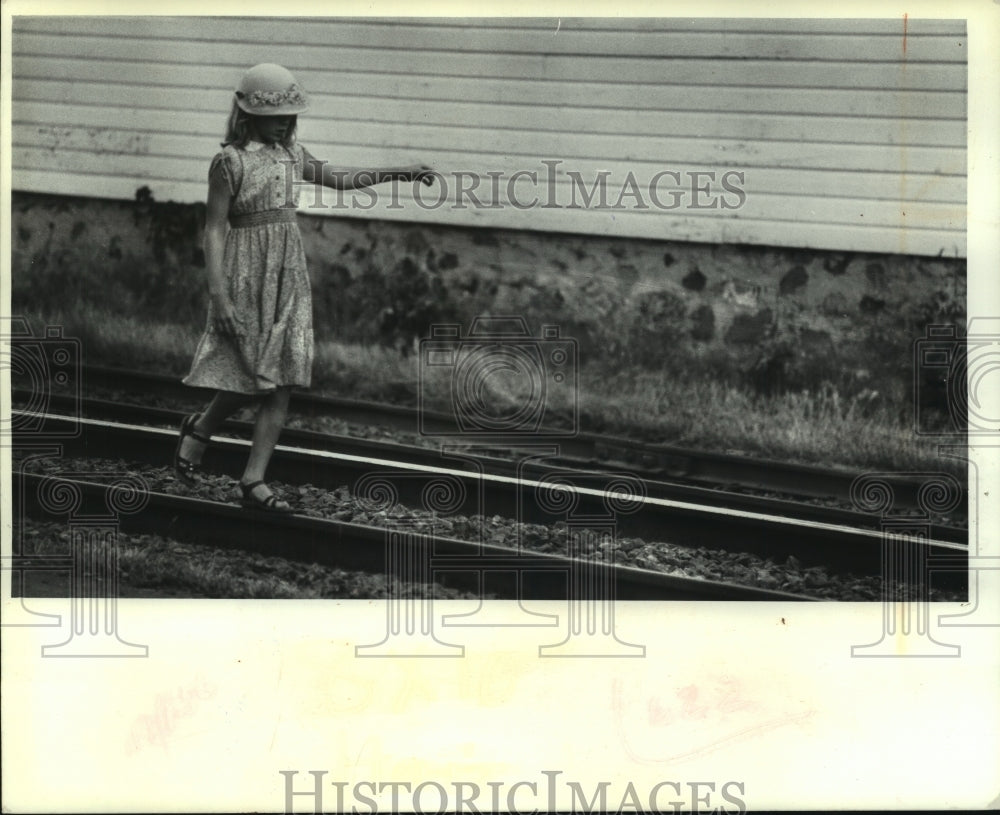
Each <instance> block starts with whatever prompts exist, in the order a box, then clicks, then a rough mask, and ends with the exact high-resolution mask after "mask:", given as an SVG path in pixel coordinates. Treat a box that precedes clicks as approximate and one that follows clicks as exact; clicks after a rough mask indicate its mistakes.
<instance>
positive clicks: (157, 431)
mask: <svg viewBox="0 0 1000 815" xmlns="http://www.w3.org/2000/svg"><path fill="white" fill-rule="evenodd" d="M18 414H19V412H18V411H14V412H13V418H14V419H15V420H16V419H17V418H18ZM31 418H34V419H41V420H42V421H43V423H44V427H45V428H46V430H47V431H48V432H49V433H53V434H56V437H58V438H59V440H60V443H61V444H62V446H63V448H64V454H66V455H83V456H90V457H98V456H101V457H108V458H126V459H128V460H130V461H134V462H142V463H145V464H150V465H154V466H164V465H168V464H169V462H170V461H171V459H172V456H173V451H174V446H175V444H176V438H177V433H176V431H175V430H165V429H161V428H151V427H141V426H135V425H121V424H115V423H112V422H107V421H103V420H94V419H79V418H75V417H62V416H55V415H51V414H45V415H38V414H33V415H31ZM15 427H16V421H15ZM60 434H61V435H60ZM16 438H17V436H16V431H15V439H16ZM30 438H31V440H32V441H42V440H43V439H42V437H40V436H37V435H33V436H31V437H30ZM248 447H249V442H248V441H246V440H244V439H230V438H218V439H216V440H215V441H213V444H212V445H211V447H210V448H209V450H207V451H206V455H205V459H204V464H205V467H206V470H208V471H213V472H223V473H229V474H231V475H234V476H235V475H237V474H238V473H239V472H241V471H242V468H243V466H244V464H245V461H246V455H247V452H248ZM269 472H270V474H271V477H272V478H274V479H276V480H278V481H283V482H286V483H290V484H300V485H301V484H312V485H314V486H316V487H319V488H323V489H335V488H337V487H341V486H347V487H349V488H350V489H351V491H352V493H354V494H364V493H365V489H366V488H367V487H370V486H371V484H372V479H373V477H374V479H375V481H376V482H378V483H379V484H381V485H382V486H383V487H384V488H386V489H388V490H389V491H390V492H392V493H394V495H395V498H394V500H396V501H398V502H399V503H400V504H403V505H409V506H411V507H421V506H425V505H426V498H427V495H428V492H427V491H428V489H433V488H434V486H435V485H437V487H438V488H442V485H444V486H445V487H448V488H449V489H452V490H454V491H455V493H456V495H457V496H458V497H457V499H456V500H455V501H454V502H453V503H452V505H449V507H448V509H447V511H448V512H450V513H462V514H464V515H480V516H487V517H488V516H492V515H495V514H497V515H501V516H503V517H507V518H515V519H517V520H519V521H522V522H526V523H542V524H553V523H557V522H560V521H561V522H563V523H567V524H569V525H575V526H578V527H583V526H591V527H598V528H604V529H610V530H611V531H612V532H613V534H615V535H616V536H618V537H626V536H634V537H639V538H642V539H644V540H647V541H658V540H660V541H662V540H669V541H670V542H671V543H675V544H683V545H692V546H695V545H698V546H706V547H711V548H716V549H721V550H730V551H732V550H735V551H740V552H752V553H754V554H758V555H760V556H764V557H771V558H775V559H779V560H783V559H785V558H787V557H789V556H794V557H795V558H797V559H798V560H799V562H800V563H801V564H802V565H803V566H810V565H822V566H824V567H827V568H829V569H831V570H834V571H838V570H839V571H849V572H853V573H867V574H880V573H881V570H882V568H883V562H884V558H885V557H886V555H887V552H889V550H890V549H891V551H892V554H893V556H895V557H907V558H910V559H911V560H912V561H913V562H920V560H921V559H924V558H931V559H934V560H935V561H936V560H939V559H941V558H945V557H947V558H950V559H951V560H952V561H954V560H955V559H956V558H963V557H967V556H968V546H967V545H965V544H960V543H955V542H950V541H942V540H936V539H933V538H930V537H927V536H926V535H921V534H919V533H916V532H915V533H914V534H906V535H900V534H898V529H899V523H895V524H894V530H895V531H894V532H892V533H891V534H885V533H883V531H882V530H871V529H856V528H852V527H848V526H842V525H838V524H833V523H824V522H817V521H812V520H803V519H798V518H787V517H778V516H771V515H768V514H766V513H763V512H753V511H748V510H744V509H732V508H728V507H720V506H715V505H711V504H699V503H695V502H690V501H679V500H674V499H668V498H662V497H658V496H655V495H641V494H633V495H632V497H631V498H629V496H627V495H625V494H624V493H622V492H621V486H620V485H621V482H620V481H619V480H616V476H613V475H606V474H605V475H602V474H586V475H587V476H588V477H589V480H588V479H585V480H584V481H583V482H580V481H578V482H577V483H573V479H572V477H571V476H572V474H571V473H569V471H566V472H561V473H559V475H558V478H557V481H558V482H559V484H560V486H558V487H555V488H553V487H552V486H551V484H550V483H548V482H545V481H543V480H539V479H536V478H533V477H531V476H532V473H527V474H525V475H522V476H509V475H496V474H491V473H485V472H477V471H476V469H475V468H474V467H472V466H470V463H469V462H468V461H466V460H463V459H461V458H459V459H455V460H451V459H444V458H442V462H441V464H440V465H439V466H434V467H429V466H426V465H424V464H414V463H409V462H405V461H397V460H391V459H383V458H378V457H374V456H357V455H351V454H345V453H340V452H333V451H317V450H307V449H298V448H293V447H289V446H286V445H279V446H278V447H277V449H276V451H275V455H274V457H273V458H272V460H271V465H270V470H269ZM577 475H579V474H577ZM386 485H388V486H386ZM546 489H547V490H549V492H548V493H547V495H548V498H549V503H548V505H545V502H543V501H542V500H540V498H539V495H540V493H541V492H542V491H544V490H546ZM553 489H555V494H554V493H553ZM560 494H564V495H563V497H569V498H572V503H573V505H574V507H573V511H572V513H571V514H567V512H566V511H565V506H555V508H553V502H554V503H555V504H557V505H558V504H560V501H559V500H557V499H559V497H560ZM623 498H629V500H627V501H625V502H624V503H625V506H624V508H622V499H623ZM609 505H610V506H612V507H618V508H619V509H620V510H621V511H615V510H614V509H612V510H611V511H610V512H609ZM911 526H912V525H911ZM946 579H947V578H946ZM965 579H966V578H965V575H964V574H962V573H961V572H958V571H956V572H952V573H951V574H950V580H951V581H952V582H959V583H963V582H964V581H965Z"/></svg>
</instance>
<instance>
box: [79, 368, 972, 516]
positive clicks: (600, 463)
mask: <svg viewBox="0 0 1000 815" xmlns="http://www.w3.org/2000/svg"><path fill="white" fill-rule="evenodd" d="M82 385H83V387H84V388H86V387H87V386H88V385H90V386H102V387H107V388H115V389H124V390H128V391H132V392H135V393H140V392H144V393H155V394H159V395H161V396H165V397H169V398H176V399H190V398H191V397H192V396H193V395H196V394H199V393H200V391H201V389H195V388H189V387H187V386H185V385H183V384H182V383H181V382H180V380H179V379H177V378H176V377H170V376H164V375H162V374H152V373H146V372H142V371H130V370H124V369H118V368H108V367H104V366H85V367H84V368H83V371H82ZM208 394H209V392H208V391H204V392H203V395H205V396H207V395H208ZM291 408H292V410H293V411H294V412H295V413H298V414H301V415H303V416H312V417H318V416H329V417H335V418H338V419H341V420H343V421H346V422H353V423H357V424H362V425H383V426H386V427H391V428H393V429H396V430H400V431H404V432H410V433H420V432H421V431H422V432H423V433H424V434H426V435H430V436H434V434H436V433H442V432H448V431H452V430H453V429H454V427H455V418H454V417H453V416H449V415H447V414H444V413H435V412H430V411H422V412H420V413H418V411H417V410H416V409H415V408H410V407H402V406H398V405H386V404H381V403H376V402H370V401H363V400H356V399H345V398H337V397H330V396H320V395H316V394H310V393H295V394H293V396H292V404H291ZM531 435H532V438H531V439H530V440H525V439H521V441H522V442H525V441H529V442H536V441H538V442H547V443H557V444H558V445H559V448H560V459H561V463H562V464H564V465H565V466H569V467H576V468H608V467H627V468H629V469H630V470H631V471H633V472H636V473H638V474H640V475H644V476H650V477H656V478H670V479H682V480H684V481H688V482H691V483H693V484H701V485H707V486H710V485H720V484H721V485H727V486H733V487H741V488H745V489H752V490H757V491H765V492H768V491H769V492H776V493H781V494H787V495H790V496H802V497H811V498H828V499H835V500H838V501H840V502H842V503H844V504H848V505H849V504H851V501H852V496H851V484H852V482H853V481H854V479H855V477H856V476H857V475H858V473H857V472H854V471H850V470H847V469H842V468H841V469H833V468H829V467H820V466H816V465H807V464H793V463H789V462H782V461H774V460H768V459H758V458H751V457H748V456H743V455H733V454H727V453H712V452H705V451H699V450H693V449H691V448H686V447H678V446H672V445H663V444H649V443H644V442H639V441H636V440H634V439H628V438H623V437H619V436H606V435H601V434H596V433H584V432H581V433H577V434H575V435H567V434H566V433H565V431H562V430H559V429H549V431H547V430H546V428H544V427H543V428H539V429H538V431H537V432H536V433H533V434H531ZM440 439H441V441H442V443H446V442H447V441H448V437H444V436H442V437H440ZM477 443H478V444H482V445H489V444H501V445H504V446H507V445H509V444H511V443H512V441H511V438H510V437H508V436H502V435H498V436H492V437H491V436H487V435H483V434H478V435H477ZM884 478H885V480H886V481H887V482H888V483H889V484H890V485H891V486H892V489H893V494H894V498H895V500H896V502H897V504H898V505H899V506H901V507H905V508H911V509H912V508H917V507H918V506H919V485H916V484H914V483H913V481H912V480H909V479H906V478H905V477H899V478H894V477H892V476H891V475H890V476H885V477H884ZM966 489H967V488H966ZM966 505H967V501H964V502H962V504H961V506H962V507H965V506H966Z"/></svg>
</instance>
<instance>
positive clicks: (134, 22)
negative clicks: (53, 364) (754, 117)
mask: <svg viewBox="0 0 1000 815" xmlns="http://www.w3.org/2000/svg"><path fill="white" fill-rule="evenodd" d="M110 20H114V21H115V22H116V24H118V25H120V26H121V27H122V28H123V29H128V28H131V30H132V32H133V34H135V33H137V32H140V31H142V30H148V28H149V27H150V26H151V25H154V24H155V25H161V26H162V25H172V24H179V28H180V30H181V32H182V33H181V36H184V37H186V38H194V39H197V38H200V37H203V35H204V32H206V31H210V32H211V36H210V37H209V38H210V39H211V38H218V37H219V36H220V34H219V32H220V31H221V32H222V37H223V38H231V37H233V36H234V35H233V33H232V32H233V26H234V25H244V26H245V28H244V30H243V35H244V36H245V37H246V38H247V41H250V42H253V41H259V42H269V41H270V40H271V39H274V38H276V37H280V36H283V34H282V32H286V31H287V30H288V28H287V26H288V25H289V24H297V23H302V22H305V21H307V22H308V23H309V24H310V25H315V26H324V25H337V26H346V25H352V26H364V27H367V28H371V29H377V28H389V29H393V30H396V31H405V30H408V29H410V28H436V29H437V28H443V29H502V30H517V31H531V30H535V31H548V32H556V30H557V29H558V31H559V32H560V33H561V32H562V31H563V30H568V31H576V30H578V31H602V32H607V33H614V34H618V33H624V34H629V33H637V34H639V33H648V32H654V33H656V32H664V31H679V32H691V31H702V32H708V33H715V34H737V35H744V34H795V35H799V36H817V35H824V34H851V35H854V36H860V35H877V36H897V37H898V36H901V35H902V31H903V20H902V18H901V17H893V18H854V19H851V18H839V19H838V18H825V19H824V18H818V19H817V18H795V17H789V18H781V17H756V18H755V17H716V18H713V17H687V18H685V17H643V16H640V15H628V16H616V17H457V16H456V17H451V16H449V17H443V16H438V17H429V16H425V17H337V16H324V17H312V18H303V17H301V16H297V17H246V18H233V17H226V16H222V17H211V16H206V17H199V18H198V26H197V27H196V28H194V29H192V28H191V27H190V26H189V24H188V22H187V21H185V20H184V19H183V18H171V17H162V16H130V17H121V16H119V17H102V18H97V17H78V18H74V20H73V21H72V24H71V25H68V24H67V22H66V19H65V18H60V17H44V16H20V17H17V18H15V20H14V30H15V32H17V31H36V32H41V33H60V32H65V31H67V30H69V31H70V32H73V31H84V32H86V31H91V32H96V33H102V32H103V31H105V30H106V25H107V21H110ZM262 29H263V30H262ZM906 30H907V36H909V37H914V36H940V35H964V34H965V32H966V26H965V21H964V20H962V19H931V18H921V17H912V16H910V17H908V18H907V21H906ZM284 36H287V35H284ZM269 37H270V39H269Z"/></svg>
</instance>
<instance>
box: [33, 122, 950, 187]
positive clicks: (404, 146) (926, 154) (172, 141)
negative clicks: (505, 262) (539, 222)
mask: <svg viewBox="0 0 1000 815" xmlns="http://www.w3.org/2000/svg"><path fill="white" fill-rule="evenodd" d="M338 124H339V125H340V127H339V130H340V131H341V132H342V133H343V134H344V135H345V136H346V137H347V138H346V139H345V140H344V141H333V140H332V139H328V140H325V141H324V142H323V143H324V144H326V145H329V146H330V147H334V146H342V145H364V146H367V147H369V148H374V149H382V150H388V151H393V152H403V151H419V152H422V153H426V154H430V153H436V152H438V151H439V150H440V149H441V146H442V138H441V136H442V134H441V129H440V128H439V127H437V126H433V125H415V124H411V125H405V126H404V125H385V124H371V123H366V122H344V121H341V122H339V123H338ZM106 130H107V129H106V128H100V129H84V128H52V129H49V130H45V129H42V130H35V131H34V132H31V131H30V130H29V129H26V128H25V127H24V126H21V125H19V126H18V127H17V129H16V131H15V132H14V143H15V144H18V145H21V144H25V145H26V144H32V143H35V144H39V145H40V146H43V147H48V148H50V149H51V150H57V149H67V148H69V149H77V150H79V149H88V150H94V151H100V150H102V149H116V150H117V149H129V148H128V145H129V144H133V143H137V142H139V141H141V142H143V143H144V144H146V145H147V146H146V147H142V148H140V147H136V148H133V151H137V152H138V151H141V152H147V153H153V154H161V153H164V152H167V151H170V150H177V149H179V148H180V145H182V144H184V143H185V142H187V143H190V144H192V145H194V144H198V145H201V144H203V143H204V141H203V140H202V139H198V140H190V141H188V140H185V139H184V137H174V136H165V135H163V134H160V133H147V134H142V139H139V138H138V135H137V134H136V133H135V132H134V131H115V136H114V138H116V139H120V142H119V144H121V145H123V146H122V147H114V148H106V147H104V144H103V142H104V140H105V139H107V138H109V134H108V133H107V132H106ZM331 131H333V132H335V130H334V129H333V128H331V129H330V130H327V131H326V132H331ZM451 136H452V138H451V139H450V142H451V143H452V144H455V145H461V146H462V147H463V148H464V150H463V152H465V153H468V154H469V160H468V161H467V163H465V164H464V166H458V167H455V168H454V169H459V170H463V171H466V172H477V171H478V172H485V171H488V170H500V169H511V170H513V169H518V168H519V167H521V166H524V165H525V162H530V163H531V166H538V163H539V162H540V161H541V160H543V159H544V160H552V161H564V162H568V161H570V160H575V159H583V160H600V159H602V158H604V157H607V158H611V157H613V158H614V159H615V160H617V161H618V162H626V163H627V162H643V163H648V164H652V165H659V166H660V167H662V168H664V169H675V168H681V169H685V168H688V167H691V168H698V169H712V170H718V171H719V172H724V171H726V170H730V169H732V170H750V169H753V168H761V167H776V168H798V169H810V170H839V171H841V172H858V171H874V172H888V173H911V172H912V173H918V174H930V175H934V174H939V175H964V173H965V166H966V162H965V156H964V153H962V152H959V151H949V152H944V153H943V152H942V151H940V150H935V149H932V148H924V147H895V146H878V147H875V146H868V145H865V146H859V145H839V146H837V147H836V148H831V147H830V146H829V145H825V144H816V145H813V144H809V143H798V142H736V141H727V140H721V139H670V138H662V137H660V138H657V137H638V136H636V137H633V138H632V139H630V140H629V142H628V145H627V152H625V153H624V154H623V151H622V149H621V148H622V145H621V141H620V139H618V138H617V137H613V136H594V135H591V134H578V135H576V136H574V137H573V138H572V139H569V138H567V137H566V136H565V135H564V134H558V133H539V132H533V131H529V130H525V131H492V132H491V131H487V130H480V129H471V128H470V129H459V128H456V129H455V131H454V132H453V133H452V134H451ZM123 137H124V138H123ZM180 149H183V148H180ZM494 155H499V156H505V157H508V159H513V158H516V159H518V160H516V161H513V162H511V161H509V160H508V161H505V162H504V163H503V165H504V166H497V165H495V164H493V163H492V162H491V161H490V159H491V157H493V156H494Z"/></svg>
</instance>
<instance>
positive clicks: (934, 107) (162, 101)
mask: <svg viewBox="0 0 1000 815" xmlns="http://www.w3.org/2000/svg"><path fill="white" fill-rule="evenodd" d="M395 83H396V80H395V79H394V78H393V79H390V80H389V81H388V83H387V84H388V85H389V88H390V92H391V89H392V88H394V86H395ZM484 84H485V83H480V82H477V81H473V80H462V81H460V82H459V81H456V80H453V79H449V80H447V81H445V80H442V81H441V83H440V84H439V85H438V86H437V87H436V88H433V87H431V86H430V84H429V81H425V89H424V92H425V93H427V92H428V91H429V92H431V93H438V94H440V93H442V92H446V93H448V95H449V97H450V98H459V97H460V94H459V90H460V89H459V88H456V87H455V86H456V85H460V86H461V88H463V89H464V87H466V85H469V86H477V85H478V86H482V85H484ZM517 84H521V83H512V82H510V81H507V80H502V81H497V83H496V84H495V85H492V86H490V85H486V86H483V87H479V88H478V93H472V94H470V95H469V96H466V97H465V98H466V99H468V100H469V101H486V102H490V101H497V102H508V103H515V102H522V101H523V100H524V99H525V97H529V98H531V96H532V94H531V89H530V88H529V89H527V92H526V93H524V92H521V91H520V90H519V89H518V87H517ZM523 84H528V85H530V84H532V83H523ZM564 84H566V85H567V86H568V87H566V88H565V97H564V100H563V102H562V104H566V105H593V104H594V103H595V101H599V100H602V98H603V100H604V101H606V102H609V103H610V102H612V101H613V102H614V107H615V108H632V109H638V110H661V111H668V112H669V111H687V112H691V111H703V112H713V111H718V110H721V111H725V112H727V113H744V114H747V115H748V116H767V115H770V114H778V115H800V116H801V115H806V116H810V115H811V116H847V117H851V116H853V117H869V116H875V117H882V118H885V117H891V118H900V119H910V118H913V119H921V118H934V119H952V120H959V121H964V120H965V117H966V96H965V94H959V93H955V94H949V93H938V92H918V91H905V92H901V91H894V90H883V91H865V92H859V91H848V90H840V89H836V90H815V89H808V88H807V89H802V90H796V89H794V88H780V89H774V88H754V89H749V90H748V89H745V88H743V89H740V88H719V89H713V90H712V92H711V93H705V92H702V91H701V90H700V89H697V88H690V87H672V86H658V87H650V88H643V87H637V86H634V85H624V86H620V85H617V84H615V85H611V86H608V87H600V86H594V85H591V86H589V87H590V90H589V92H588V86H581V87H572V86H571V83H564ZM373 85H374V87H377V86H378V83H377V82H376V83H373ZM344 86H347V87H351V88H352V89H355V90H357V87H356V86H354V85H352V84H349V83H347V81H346V80H345V82H344ZM374 87H373V89H374ZM494 89H495V90H497V91H498V92H499V93H498V94H497V95H496V96H495V97H494V98H490V97H491V96H494V94H493V93H492V91H493V90H494ZM543 90H544V92H545V94H546V95H547V96H550V97H551V93H550V89H549V88H545V89H543ZM595 90H596V92H597V95H596V96H595ZM311 95H312V97H313V99H312V103H313V108H312V111H315V112H320V113H321V112H322V111H323V106H324V105H325V99H324V93H323V92H322V91H313V92H312V93H311ZM395 95H399V94H398V93H397V94H395ZM109 97H112V94H111V93H110V91H109V88H108V86H107V84H105V83H102V82H67V81H65V80H40V79H20V78H16V79H15V80H14V82H13V98H14V100H15V101H18V100H22V99H24V100H33V101H47V102H60V103H85V104H106V103H107V101H108V99H109ZM112 98H114V99H116V100H117V101H118V102H119V104H121V105H122V106H139V107H156V108H159V109H162V110H177V111H190V110H201V111H215V112H217V113H219V114H220V115H225V113H226V112H228V110H229V106H230V104H231V100H232V90H231V89H229V88H227V87H226V86H222V87H196V88H191V89H183V88H173V87H157V86H154V85H148V86H146V85H124V86H121V87H120V88H117V87H116V88H115V89H114V94H113V97H112ZM361 98H363V99H365V100H367V101H366V102H364V103H362V104H368V105H374V104H377V103H376V102H374V101H372V95H364V96H363V97H361ZM537 104H539V105H540V106H544V105H546V104H559V103H558V102H547V101H539V102H538V103H537ZM334 112H336V111H334ZM431 113H432V111H428V116H431Z"/></svg>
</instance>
